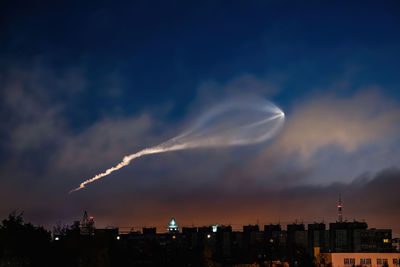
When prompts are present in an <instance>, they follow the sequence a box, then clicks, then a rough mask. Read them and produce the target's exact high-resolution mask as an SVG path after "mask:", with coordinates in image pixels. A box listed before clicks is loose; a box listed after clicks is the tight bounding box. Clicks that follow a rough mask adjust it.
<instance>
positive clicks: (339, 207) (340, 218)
mask: <svg viewBox="0 0 400 267" xmlns="http://www.w3.org/2000/svg"><path fill="white" fill-rule="evenodd" d="M337 207H338V221H339V222H340V223H341V222H343V213H342V207H343V205H342V196H341V194H339V203H338V206H337Z"/></svg>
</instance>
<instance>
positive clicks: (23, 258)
mask: <svg viewBox="0 0 400 267" xmlns="http://www.w3.org/2000/svg"><path fill="white" fill-rule="evenodd" d="M50 238H51V235H50V232H48V231H47V230H45V229H44V228H43V227H37V226H33V225H32V224H30V223H24V219H23V213H19V214H17V213H16V212H15V211H14V212H12V213H11V214H10V215H9V216H8V218H7V219H4V220H3V221H2V224H1V225H0V258H1V260H0V266H1V265H5V266H7V265H8V266H10V265H11V266H27V265H28V266H43V265H46V264H45V262H46V259H47V255H48V252H49V249H50V240H51V239H50Z"/></svg>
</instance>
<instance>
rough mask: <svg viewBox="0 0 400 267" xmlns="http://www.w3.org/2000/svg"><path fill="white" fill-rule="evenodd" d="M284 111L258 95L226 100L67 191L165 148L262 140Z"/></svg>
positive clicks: (277, 126) (278, 125) (272, 132)
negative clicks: (172, 134) (176, 133)
mask: <svg viewBox="0 0 400 267" xmlns="http://www.w3.org/2000/svg"><path fill="white" fill-rule="evenodd" d="M284 120H285V114H284V113H283V111H282V110H280V109H279V108H278V107H277V106H275V105H274V104H273V103H271V102H269V101H266V100H263V99H260V98H254V97H252V98H246V99H240V100H239V99H234V100H230V101H226V102H224V103H222V104H220V105H218V106H215V107H214V108H212V109H210V110H209V111H208V112H206V113H205V114H203V115H202V116H201V117H200V118H199V119H198V120H197V121H196V123H195V124H194V125H193V126H192V127H191V128H190V130H188V131H186V132H184V133H183V134H181V135H179V136H177V137H174V138H172V139H170V140H168V141H166V142H164V143H162V144H160V145H157V146H154V147H150V148H146V149H143V150H141V151H139V152H137V153H135V154H131V155H128V156H125V157H124V158H123V159H122V161H121V162H120V163H118V164H117V165H116V166H114V167H112V168H110V169H108V170H106V171H105V172H103V173H99V174H97V175H96V176H94V177H93V178H90V179H88V180H86V181H84V182H82V183H81V184H80V185H79V187H77V188H75V189H73V190H71V191H70V193H72V192H74V191H77V190H80V189H82V188H85V186H86V185H87V184H89V183H91V182H94V181H96V180H98V179H100V178H103V177H104V176H107V175H109V174H111V173H112V172H114V171H116V170H119V169H121V168H122V167H125V166H126V165H128V164H129V163H130V162H131V161H132V160H134V159H136V158H139V157H142V156H144V155H150V154H157V153H163V152H168V151H175V150H183V149H193V148H205V147H224V146H239V145H248V144H255V143H260V142H263V141H265V140H267V139H269V138H271V137H273V136H274V135H275V134H276V133H277V132H278V131H279V129H280V128H281V127H282V126H283V123H284Z"/></svg>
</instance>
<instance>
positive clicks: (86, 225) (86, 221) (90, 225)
mask: <svg viewBox="0 0 400 267" xmlns="http://www.w3.org/2000/svg"><path fill="white" fill-rule="evenodd" d="M80 233H81V234H82V235H93V234H94V217H92V216H90V217H89V216H88V214H87V212H86V211H85V212H84V213H83V217H82V220H81V223H80Z"/></svg>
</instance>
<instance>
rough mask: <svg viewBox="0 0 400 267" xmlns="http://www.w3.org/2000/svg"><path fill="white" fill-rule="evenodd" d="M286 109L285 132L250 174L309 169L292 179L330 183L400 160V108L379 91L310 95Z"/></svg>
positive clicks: (374, 170)
mask: <svg viewBox="0 0 400 267" xmlns="http://www.w3.org/2000/svg"><path fill="white" fill-rule="evenodd" d="M286 113H287V116H286V119H287V120H286V124H285V127H284V130H283V131H282V133H281V134H280V135H278V137H277V138H276V139H275V140H274V142H273V143H272V144H271V146H268V147H266V148H265V149H264V151H263V152H262V153H260V154H259V155H258V156H257V157H256V158H255V159H254V160H253V162H252V163H251V164H249V167H248V170H249V173H251V174H252V175H254V176H257V175H258V176H260V174H261V176H263V178H266V177H275V178H276V177H279V176H282V173H289V175H285V176H286V177H288V178H289V177H290V173H292V172H293V173H294V174H295V173H296V172H304V170H309V172H308V175H306V176H297V175H292V180H291V182H294V183H296V182H297V183H299V182H300V183H302V182H304V181H306V182H312V183H315V182H316V183H324V184H326V183H331V182H335V181H336V182H337V181H342V182H345V181H347V182H350V181H351V180H352V179H354V177H356V176H358V175H360V174H361V173H363V172H366V171H373V172H376V171H379V170H380V169H383V168H387V167H390V166H398V163H397V162H396V161H395V160H394V157H393V156H394V155H399V151H398V149H397V147H398V144H399V141H400V140H399V138H398V137H399V136H400V108H399V106H398V105H396V103H394V102H393V101H391V100H390V99H388V98H385V97H384V96H382V95H380V94H379V93H378V92H376V91H371V90H361V91H360V92H358V93H356V94H354V95H351V96H349V95H347V96H337V95H332V94H331V95H326V96H314V97H309V98H307V99H306V100H303V101H299V102H298V103H296V104H295V106H294V107H292V109H291V110H290V111H289V112H286ZM263 174H264V175H263ZM275 180H277V179H275ZM285 180H286V181H287V179H285ZM284 184H287V183H286V182H285V183H284Z"/></svg>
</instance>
